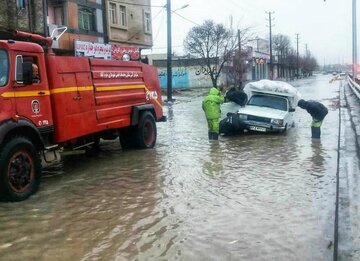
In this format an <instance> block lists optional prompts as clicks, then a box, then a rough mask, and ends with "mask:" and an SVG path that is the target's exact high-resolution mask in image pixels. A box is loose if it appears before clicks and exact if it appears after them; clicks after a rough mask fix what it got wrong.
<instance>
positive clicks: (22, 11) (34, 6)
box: [0, 0, 47, 35]
mask: <svg viewBox="0 0 360 261" xmlns="http://www.w3.org/2000/svg"><path fill="white" fill-rule="evenodd" d="M45 10H46V2H45V1H42V0H31V1H30V0H0V32H3V33H4V32H7V31H8V30H21V31H26V32H33V33H37V34H41V35H45V34H46V33H47V31H46V30H47V28H46V17H45V16H44V13H45Z"/></svg>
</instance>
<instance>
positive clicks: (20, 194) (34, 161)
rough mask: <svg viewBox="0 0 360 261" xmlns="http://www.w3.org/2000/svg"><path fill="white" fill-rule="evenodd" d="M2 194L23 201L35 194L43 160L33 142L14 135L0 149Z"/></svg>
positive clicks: (0, 189) (4, 196) (0, 192)
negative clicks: (41, 160)
mask: <svg viewBox="0 0 360 261" xmlns="http://www.w3.org/2000/svg"><path fill="white" fill-rule="evenodd" d="M0 166H1V167H0V194H1V196H2V198H3V199H5V200H8V201H22V200H25V199H27V198H28V197H29V196H31V195H32V194H34V193H35V192H36V191H37V189H38V187H39V183H40V178H41V162H40V156H39V153H38V152H37V151H36V149H35V147H34V145H33V144H32V142H31V141H30V140H29V139H27V138H25V137H14V138H12V139H11V140H10V141H9V142H7V143H6V144H5V145H4V146H3V148H2V149H1V151H0Z"/></svg>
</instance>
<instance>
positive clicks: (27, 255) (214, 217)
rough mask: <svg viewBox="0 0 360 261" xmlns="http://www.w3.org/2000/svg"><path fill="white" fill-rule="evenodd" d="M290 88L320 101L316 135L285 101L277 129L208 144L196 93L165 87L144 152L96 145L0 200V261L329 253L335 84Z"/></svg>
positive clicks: (319, 81)
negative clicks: (23, 193) (26, 191)
mask: <svg viewBox="0 0 360 261" xmlns="http://www.w3.org/2000/svg"><path fill="white" fill-rule="evenodd" d="M295 85H296V86H297V87H298V89H299V91H300V92H301V93H302V94H303V98H305V99H315V100H319V101H322V102H323V103H324V104H325V105H327V106H328V107H329V114H328V116H327V118H326V119H325V121H324V124H323V128H322V138H321V141H318V142H313V141H312V140H311V138H310V135H311V132H310V124H311V117H310V115H308V114H307V113H306V112H305V111H303V110H301V109H297V111H296V114H295V116H296V119H295V124H296V126H295V127H294V128H292V129H290V130H289V132H288V133H287V135H242V136H235V137H220V141H219V142H209V141H208V140H207V126H206V121H205V118H204V115H203V112H202V110H201V100H202V96H200V95H199V94H200V93H199V92H194V91H193V92H185V93H182V94H175V95H174V98H175V99H176V101H175V103H174V104H173V105H172V106H164V109H165V114H166V115H167V116H168V121H167V122H166V123H158V140H157V145H156V147H155V148H154V149H150V150H133V151H122V150H121V148H120V145H119V142H118V141H117V140H116V141H110V142H103V143H102V144H101V147H100V148H101V151H100V152H99V153H98V154H97V155H94V156H91V157H87V156H84V155H79V156H75V157H71V158H70V157H67V158H65V159H64V160H63V161H62V162H61V163H60V164H58V165H57V166H54V167H52V168H49V169H46V170H45V171H44V178H43V180H42V183H41V188H40V190H39V192H38V193H37V194H36V195H34V196H32V197H31V198H30V199H29V200H27V201H24V202H19V203H0V230H1V233H0V259H1V260H331V258H332V251H333V249H332V241H333V234H334V211H335V210H334V203H335V188H336V187H335V181H336V159H337V139H338V95H339V93H338V90H339V88H338V87H339V82H332V83H329V78H328V77H327V76H320V77H318V78H314V79H307V80H301V81H298V82H296V83H295Z"/></svg>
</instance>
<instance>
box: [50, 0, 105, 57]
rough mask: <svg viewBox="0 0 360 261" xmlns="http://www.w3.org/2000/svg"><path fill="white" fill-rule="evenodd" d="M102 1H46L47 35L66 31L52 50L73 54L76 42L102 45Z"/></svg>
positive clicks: (103, 39) (103, 33)
mask: <svg viewBox="0 0 360 261" xmlns="http://www.w3.org/2000/svg"><path fill="white" fill-rule="evenodd" d="M103 4H104V3H103V1H102V0H86V1H85V0H78V1H75V0H48V1H47V17H48V27H49V33H50V34H51V32H52V31H53V30H54V29H55V28H58V27H61V26H66V27H67V31H66V32H65V33H64V34H63V36H62V37H61V38H60V40H59V41H55V42H54V44H53V48H55V49H58V51H61V52H65V53H69V54H73V53H74V42H75V41H76V40H81V41H88V42H95V43H104V42H106V40H107V39H106V32H105V31H104V21H105V19H104V12H103V10H104V5H103Z"/></svg>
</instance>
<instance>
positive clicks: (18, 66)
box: [15, 55, 23, 83]
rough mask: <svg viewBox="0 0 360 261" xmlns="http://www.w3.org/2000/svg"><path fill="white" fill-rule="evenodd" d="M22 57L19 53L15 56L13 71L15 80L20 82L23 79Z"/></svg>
mask: <svg viewBox="0 0 360 261" xmlns="http://www.w3.org/2000/svg"><path fill="white" fill-rule="evenodd" d="M22 63H23V58H22V56H21V55H18V56H16V71H15V77H16V78H15V80H16V82H18V83H20V82H22V81H23V70H22Z"/></svg>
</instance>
